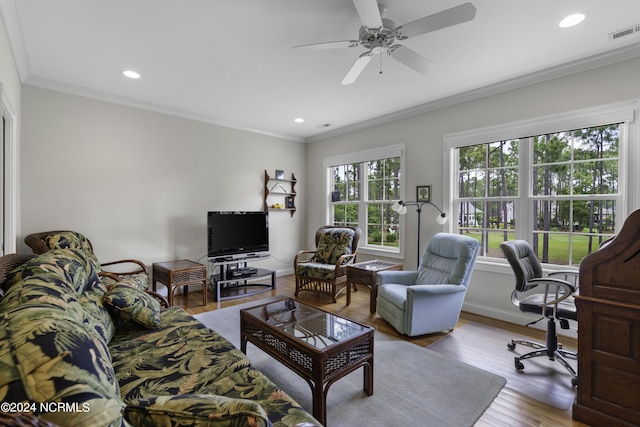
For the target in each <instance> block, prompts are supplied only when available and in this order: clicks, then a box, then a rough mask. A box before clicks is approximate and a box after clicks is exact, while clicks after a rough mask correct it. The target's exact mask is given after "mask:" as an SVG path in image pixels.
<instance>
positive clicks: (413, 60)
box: [292, 0, 476, 85]
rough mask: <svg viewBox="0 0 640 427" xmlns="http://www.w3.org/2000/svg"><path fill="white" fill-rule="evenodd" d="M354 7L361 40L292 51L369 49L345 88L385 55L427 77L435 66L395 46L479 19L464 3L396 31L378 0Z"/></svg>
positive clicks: (358, 1) (355, 65)
mask: <svg viewBox="0 0 640 427" xmlns="http://www.w3.org/2000/svg"><path fill="white" fill-rule="evenodd" d="M353 4H354V5H355V7H356V10H357V12H358V16H359V17H360V21H361V22H362V26H361V27H360V30H359V32H358V40H342V41H335V42H325V43H314V44H308V45H300V46H293V47H292V49H303V50H325V49H336V48H344V47H348V48H351V47H356V46H362V47H364V48H365V49H367V51H366V52H364V53H362V54H361V55H360V56H359V57H358V58H357V59H356V61H355V62H354V63H353V65H352V66H351V68H350V69H349V71H348V72H347V74H346V75H345V76H344V78H343V79H342V84H343V85H348V84H351V83H353V82H355V81H356V80H357V79H358V77H359V76H360V74H361V73H362V71H364V69H365V68H366V66H367V64H368V63H369V61H371V58H372V57H373V55H382V54H383V53H385V54H387V55H388V56H390V57H391V58H393V59H395V60H396V61H398V62H400V63H401V64H404V65H406V66H407V67H409V68H411V69H413V70H414V71H416V72H418V73H420V74H426V73H428V72H429V71H431V70H432V69H434V68H435V66H436V65H435V64H434V63H433V62H431V61H429V60H428V59H427V58H425V57H423V56H422V55H420V54H419V53H417V52H415V51H413V50H411V49H409V48H407V47H405V46H403V45H400V44H395V42H396V41H397V40H406V39H408V38H409V37H416V36H420V35H422V34H426V33H430V32H433V31H437V30H441V29H443V28H447V27H451V26H454V25H458V24H462V23H464V22H468V21H471V20H473V19H474V18H475V16H476V8H475V6H474V5H473V4H471V3H464V4H461V5H459V6H455V7H452V8H450V9H446V10H443V11H442V12H438V13H434V14H432V15H429V16H425V17H423V18H420V19H417V20H415V21H411V22H409V23H406V24H404V25H400V26H398V27H396V25H395V22H393V21H392V20H391V19H387V18H382V15H383V14H384V12H385V11H386V9H385V7H384V6H382V5H379V4H378V3H377V1H376V0H353Z"/></svg>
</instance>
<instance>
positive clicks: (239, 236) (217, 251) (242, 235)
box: [207, 211, 269, 258]
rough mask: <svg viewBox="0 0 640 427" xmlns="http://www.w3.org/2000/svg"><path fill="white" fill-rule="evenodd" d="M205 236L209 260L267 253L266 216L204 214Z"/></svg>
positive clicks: (244, 213)
mask: <svg viewBox="0 0 640 427" xmlns="http://www.w3.org/2000/svg"><path fill="white" fill-rule="evenodd" d="M207 232H208V239H207V240H208V243H207V252H208V256H209V257H210V258H219V257H223V258H227V257H230V258H236V257H240V256H241V255H244V256H246V255H248V254H256V255H260V254H263V253H265V252H268V251H269V215H268V213H267V212H261V211H257V212H252V211H224V212H223V211H213V212H208V213H207Z"/></svg>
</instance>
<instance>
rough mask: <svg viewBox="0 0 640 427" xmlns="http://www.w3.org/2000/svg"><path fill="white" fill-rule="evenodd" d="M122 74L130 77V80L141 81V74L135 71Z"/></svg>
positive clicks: (126, 71) (125, 71)
mask: <svg viewBox="0 0 640 427" xmlns="http://www.w3.org/2000/svg"><path fill="white" fill-rule="evenodd" d="M122 74H124V75H125V76H126V77H129V78H130V79H139V78H140V73H138V72H136V71H133V70H124V71H123V72H122Z"/></svg>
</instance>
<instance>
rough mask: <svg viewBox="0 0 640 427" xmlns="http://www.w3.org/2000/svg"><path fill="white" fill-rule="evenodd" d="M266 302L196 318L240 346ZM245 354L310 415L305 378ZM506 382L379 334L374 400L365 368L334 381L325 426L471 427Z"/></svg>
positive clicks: (251, 350) (256, 353)
mask: <svg viewBox="0 0 640 427" xmlns="http://www.w3.org/2000/svg"><path fill="white" fill-rule="evenodd" d="M266 301H268V299H266V300H263V301H257V302H255V301H254V302H252V303H245V304H242V305H239V306H234V307H229V308H225V309H222V310H215V311H210V312H206V313H202V314H198V315H196V316H195V317H196V318H198V319H199V320H200V321H201V322H203V323H204V324H205V325H207V326H208V327H210V328H211V329H214V330H215V331H217V332H218V333H220V334H221V335H223V336H224V337H226V338H227V339H228V340H229V341H231V342H232V343H233V344H235V345H236V346H237V347H239V346H240V315H239V311H240V309H241V308H246V307H251V306H255V305H259V304H261V303H263V302H266ZM247 353H248V356H249V359H250V360H251V364H252V365H253V366H254V367H255V368H256V369H258V370H260V371H262V372H263V373H265V374H266V375H267V376H268V377H269V378H270V379H271V380H272V381H273V382H274V383H276V384H278V385H279V386H280V387H282V388H283V389H284V391H286V392H287V393H288V394H289V395H290V396H291V397H293V398H294V399H295V400H296V401H297V402H298V403H299V404H301V405H302V406H303V407H304V408H305V409H307V410H308V411H309V412H311V409H312V401H311V390H310V388H309V385H308V384H307V383H306V382H305V381H304V380H303V379H302V378H301V377H299V376H298V375H297V374H295V373H294V372H293V371H290V370H289V369H287V368H286V367H284V366H283V365H281V364H280V363H279V362H277V361H275V360H274V359H272V358H271V357H270V356H268V355H267V354H266V353H264V352H262V351H261V350H260V349H258V348H257V347H255V346H253V345H252V344H249V345H248V347H247ZM505 382H506V380H505V379H504V378H502V377H500V376H498V375H495V374H491V373H489V372H486V371H484V370H482V369H478V368H475V367H473V366H470V365H468V364H465V363H461V362H458V361H456V360H452V359H451V358H449V357H444V356H442V355H440V354H438V353H436V352H434V351H431V350H428V349H426V348H423V347H419V346H417V345H415V344H412V343H410V342H407V341H403V340H401V339H398V338H395V337H392V336H390V335H387V334H384V333H382V332H379V331H376V333H375V342H374V393H373V395H372V396H367V395H366V393H365V392H364V391H363V390H362V387H363V369H358V370H356V371H355V372H352V373H351V374H349V375H347V376H346V377H344V378H342V379H340V380H338V381H336V382H335V383H334V384H333V385H332V386H331V387H330V388H329V391H328V394H327V408H328V411H327V426H330V427H343V426H344V427H359V426H362V427H389V426H418V425H419V426H429V427H431V426H433V427H440V426H447V427H454V426H455V427H461V426H472V425H473V424H474V423H475V422H476V421H477V419H478V418H480V416H481V415H482V413H483V412H484V411H485V410H486V409H487V408H488V407H489V405H490V404H491V402H492V401H493V399H495V397H496V396H497V394H498V393H499V392H500V390H501V389H502V387H503V386H504V384H505Z"/></svg>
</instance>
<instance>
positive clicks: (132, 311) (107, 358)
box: [0, 249, 320, 427]
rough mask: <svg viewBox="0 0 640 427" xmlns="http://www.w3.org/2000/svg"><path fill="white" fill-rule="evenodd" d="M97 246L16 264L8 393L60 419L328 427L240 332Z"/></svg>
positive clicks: (6, 299) (7, 289)
mask: <svg viewBox="0 0 640 427" xmlns="http://www.w3.org/2000/svg"><path fill="white" fill-rule="evenodd" d="M99 272H100V265H99V264H98V262H97V260H96V259H95V257H94V256H93V255H92V253H90V252H86V251H83V250H80V249H55V250H52V251H49V252H46V253H44V254H41V255H38V256H36V257H33V258H31V259H29V260H28V261H27V262H25V263H23V264H22V265H20V266H18V267H17V268H15V269H13V270H12V271H11V272H10V273H9V274H8V275H7V278H6V280H5V281H4V282H3V283H2V292H3V293H4V295H3V296H2V298H1V299H0V401H1V402H8V403H10V404H12V405H13V407H12V408H10V409H12V410H19V409H21V410H23V411H24V412H31V413H36V414H38V415H39V416H40V418H41V419H42V420H43V421H48V422H50V423H54V424H56V425H60V426H74V427H83V426H87V427H89V426H90V427H95V426H130V425H132V426H221V427H235V426H252V427H253V426H271V425H273V426H275V427H278V426H294V425H296V426H313V425H317V426H319V425H320V423H319V422H318V421H316V420H315V419H314V418H313V417H312V416H311V415H310V414H309V413H307V412H306V411H305V410H303V409H302V408H301V407H300V406H299V405H298V404H297V403H296V402H295V401H293V400H292V399H291V398H290V397H289V396H288V395H287V394H286V393H285V392H284V391H282V389H280V388H279V387H277V386H276V385H275V384H273V383H272V382H271V381H270V380H269V379H268V378H267V377H266V376H264V375H263V374H262V373H260V372H259V371H257V370H255V369H253V368H252V367H251V364H250V362H249V360H248V359H247V358H246V357H245V355H244V354H243V353H242V352H240V351H239V350H238V349H236V348H235V347H234V346H233V345H232V344H231V343H230V342H229V341H227V340H226V339H225V338H223V337H222V336H220V335H219V334H217V333H216V332H215V331H212V330H210V329H208V328H206V327H205V326H204V325H203V324H202V323H200V322H199V321H197V320H196V319H194V318H193V317H192V316H190V315H189V314H188V313H186V312H185V311H184V310H182V309H181V308H179V307H172V308H168V309H165V310H161V309H160V304H159V303H158V301H157V300H156V299H154V298H153V297H152V296H150V295H149V294H148V293H145V292H144V291H143V290H141V289H140V288H138V287H135V286H134V285H131V284H127V283H116V284H114V285H111V286H110V287H108V288H107V286H105V285H104V284H103V282H102V281H101V280H100V275H99Z"/></svg>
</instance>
